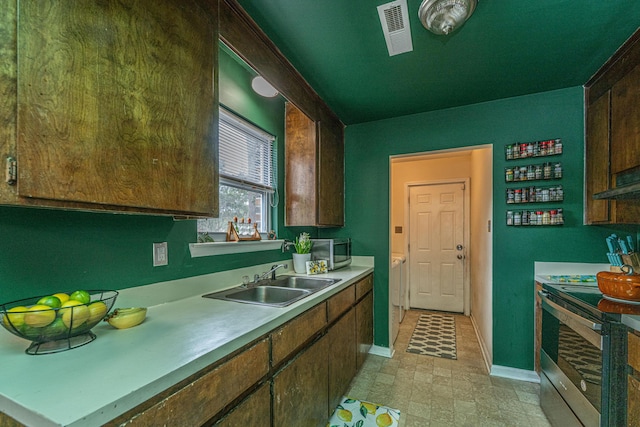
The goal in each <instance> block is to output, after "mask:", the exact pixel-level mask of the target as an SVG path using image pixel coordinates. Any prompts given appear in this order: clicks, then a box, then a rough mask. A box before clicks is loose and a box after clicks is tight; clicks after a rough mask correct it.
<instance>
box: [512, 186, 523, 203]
mask: <svg viewBox="0 0 640 427" xmlns="http://www.w3.org/2000/svg"><path fill="white" fill-rule="evenodd" d="M513 202H514V203H522V190H521V189H520V188H518V189H516V191H514V198H513Z"/></svg>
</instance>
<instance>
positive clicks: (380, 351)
mask: <svg viewBox="0 0 640 427" xmlns="http://www.w3.org/2000/svg"><path fill="white" fill-rule="evenodd" d="M393 353H395V350H394V349H393V348H389V347H381V346H379V345H372V346H371V348H370V349H369V354H375V355H376V356H383V357H388V358H389V359H391V358H392V357H393Z"/></svg>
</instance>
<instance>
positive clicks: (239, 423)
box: [214, 383, 271, 427]
mask: <svg viewBox="0 0 640 427" xmlns="http://www.w3.org/2000/svg"><path fill="white" fill-rule="evenodd" d="M269 386H270V384H269V383H267V384H264V385H262V386H261V387H260V388H259V389H258V390H257V391H255V392H254V393H253V394H251V395H250V396H249V397H248V398H246V399H245V400H244V401H243V402H242V403H240V404H239V405H238V406H237V407H235V408H234V409H233V410H232V411H231V413H230V414H229V415H227V416H226V417H225V418H223V419H222V420H220V421H218V422H217V423H216V424H214V425H215V426H216V427H250V426H263V425H269V423H270V422H271V392H270V389H269Z"/></svg>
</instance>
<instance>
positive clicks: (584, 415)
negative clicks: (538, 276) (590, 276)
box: [539, 285, 626, 427]
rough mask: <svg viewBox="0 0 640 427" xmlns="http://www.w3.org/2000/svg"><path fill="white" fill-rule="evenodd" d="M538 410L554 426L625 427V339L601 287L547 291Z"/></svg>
mask: <svg viewBox="0 0 640 427" xmlns="http://www.w3.org/2000/svg"><path fill="white" fill-rule="evenodd" d="M539 295H540V297H541V300H542V343H541V350H540V365H541V369H542V374H541V378H540V404H541V406H542V408H543V410H544V412H545V414H546V415H547V418H549V421H550V422H551V424H552V425H554V426H562V427H570V426H581V425H584V426H588V427H591V426H622V425H626V411H625V408H626V382H625V381H626V379H625V369H626V339H625V338H626V336H625V331H626V329H625V327H624V325H622V324H621V323H620V315H619V314H610V313H606V312H603V311H601V310H599V309H598V302H599V300H600V299H601V298H602V295H601V294H600V291H599V290H598V288H597V287H593V286H590V287H584V286H562V285H544V289H543V290H542V291H540V292H539Z"/></svg>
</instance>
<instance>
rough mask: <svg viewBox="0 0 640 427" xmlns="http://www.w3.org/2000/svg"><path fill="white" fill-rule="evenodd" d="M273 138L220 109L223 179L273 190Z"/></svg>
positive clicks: (220, 159) (221, 170) (220, 147)
mask: <svg viewBox="0 0 640 427" xmlns="http://www.w3.org/2000/svg"><path fill="white" fill-rule="evenodd" d="M274 139H275V138H274V137H273V136H272V135H269V134H268V133H266V132H264V131H263V130H261V129H259V128H257V127H255V126H253V125H251V124H249V123H247V122H245V121H244V120H242V119H239V118H238V117H236V116H234V115H233V114H232V113H230V112H228V111H226V110H223V109H220V140H219V148H218V149H219V156H220V157H219V161H220V178H221V179H222V180H225V181H235V182H239V183H241V184H245V185H247V186H249V187H251V188H256V189H261V190H266V191H269V192H271V191H273V187H274V178H273V177H274V175H275V170H274V168H275V165H276V161H275V158H274V155H275V153H274V149H273V141H274Z"/></svg>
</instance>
